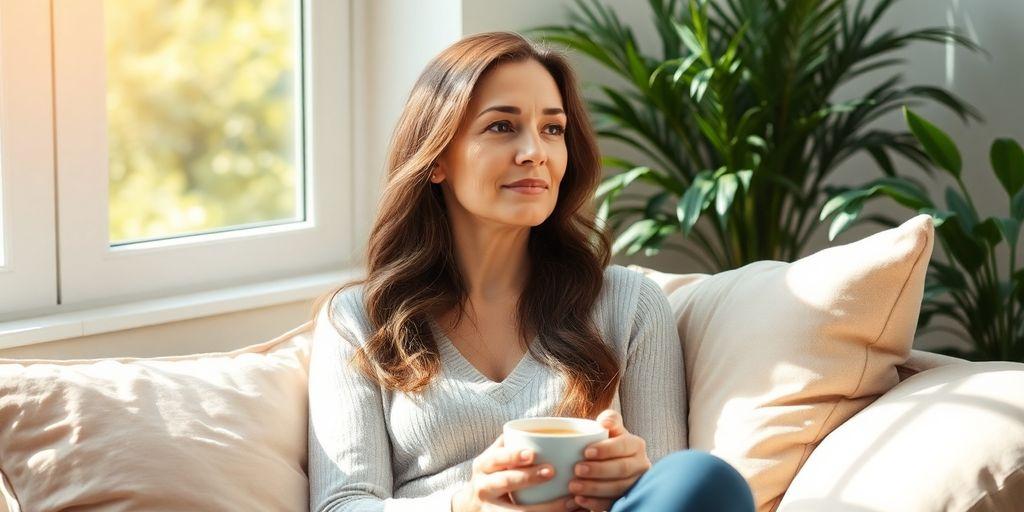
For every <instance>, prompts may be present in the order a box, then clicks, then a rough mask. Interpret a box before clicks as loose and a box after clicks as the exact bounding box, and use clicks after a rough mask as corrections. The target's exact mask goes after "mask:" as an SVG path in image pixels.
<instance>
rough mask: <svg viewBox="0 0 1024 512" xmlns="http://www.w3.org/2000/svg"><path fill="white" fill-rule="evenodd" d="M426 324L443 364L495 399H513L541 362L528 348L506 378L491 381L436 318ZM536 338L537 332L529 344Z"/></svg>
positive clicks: (501, 400)
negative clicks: (467, 357)
mask: <svg viewBox="0 0 1024 512" xmlns="http://www.w3.org/2000/svg"><path fill="white" fill-rule="evenodd" d="M429 323H430V328H431V330H432V331H433V333H434V339H435V340H437V343H438V350H439V351H440V353H441V361H442V362H443V363H444V365H445V366H447V367H448V368H450V369H451V371H452V372H454V374H455V375H458V376H460V377H462V378H464V379H466V380H467V381H468V382H470V383H471V385H472V387H473V388H475V389H477V390H478V391H480V392H482V393H484V394H486V395H489V396H491V397H492V398H494V399H495V400H498V401H500V402H507V401H508V400H510V399H512V398H513V397H514V396H515V395H516V394H518V393H519V391H521V390H522V389H523V386H525V385H526V384H527V383H528V382H530V380H531V379H532V378H533V376H534V375H535V374H536V373H537V370H538V369H539V368H540V362H539V361H537V360H536V359H535V358H534V357H533V355H532V354H531V353H530V351H529V350H527V351H526V353H525V354H523V357H522V358H521V359H520V360H519V363H517V364H516V366H515V368H513V369H512V371H511V372H510V373H509V374H508V375H507V376H505V380H503V381H501V382H497V381H493V380H491V379H490V378H489V377H487V376H486V375H484V374H483V373H482V372H480V370H478V369H477V368H476V367H475V366H473V363H470V362H469V360H468V359H466V356H464V355H462V352H460V351H459V348H458V347H456V346H455V344H454V343H453V342H452V340H451V338H449V337H448V335H447V334H446V333H445V332H444V329H442V328H441V326H440V325H439V324H438V323H437V321H435V320H434V319H433V318H430V319H429ZM539 338H540V336H539V335H538V336H535V337H534V339H533V342H532V343H535V342H537V340H538V339H539Z"/></svg>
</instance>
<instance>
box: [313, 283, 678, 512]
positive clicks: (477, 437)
mask: <svg viewBox="0 0 1024 512" xmlns="http://www.w3.org/2000/svg"><path fill="white" fill-rule="evenodd" d="M328 307H332V308H333V309H334V315H335V316H334V322H333V323H329V322H327V321H324V320H323V319H324V318H325V314H326V311H327V308H328ZM593 315H594V316H593V318H594V320H595V322H596V326H597V328H598V329H599V330H600V331H601V333H602V334H603V336H604V339H605V341H606V343H608V344H609V345H611V346H612V347H613V349H614V352H615V353H616V354H617V355H618V357H619V364H620V366H621V368H622V370H623V375H622V379H621V383H620V385H619V389H618V391H617V393H616V396H615V398H614V400H613V402H612V405H611V408H612V409H616V410H618V411H619V412H621V413H622V417H623V422H624V424H625V427H626V430H628V431H629V432H631V433H633V434H636V435H638V436H640V437H642V438H644V440H645V441H647V451H648V457H649V458H650V460H651V462H652V463H653V462H655V461H657V460H658V459H660V458H661V457H663V456H664V455H666V454H668V453H670V452H673V451H676V450H682V449H685V448H686V446H687V441H686V439H687V437H686V434H687V425H686V411H687V405H686V389H685V376H684V374H683V372H684V367H683V355H682V347H681V345H680V342H679V335H678V333H677V331H676V328H675V322H674V319H673V317H672V313H671V310H670V308H669V304H668V300H667V299H666V298H665V296H664V294H663V293H662V292H661V290H660V289H659V288H658V286H657V285H656V284H655V283H654V282H653V281H652V280H650V279H649V278H647V277H646V276H643V275H641V274H639V273H637V272H634V271H632V270H629V269H626V268H624V267H621V266H618V265H613V266H610V267H608V268H607V269H606V270H605V281H604V285H603V287H602V290H601V293H600V296H599V298H598V301H597V303H596V304H595V307H594V313H593ZM319 318H320V320H319V321H318V322H317V328H316V330H315V332H314V336H313V344H312V352H311V355H310V361H309V499H310V501H309V508H310V510H311V511H321V510H332V511H342V510H344V511H381V510H383V511H415V512H433V511H443V512H447V511H450V510H451V507H450V503H451V498H452V495H453V494H454V493H455V491H457V490H458V489H459V487H460V486H461V485H462V484H464V483H465V482H467V481H468V480H469V478H470V476H471V473H472V471H471V468H472V462H473V459H474V458H475V457H476V456H477V455H479V454H480V453H481V452H483V451H484V450H485V449H486V448H487V447H488V446H489V445H490V444H491V443H493V442H494V440H495V439H496V438H497V437H498V435H500V434H501V428H502V424H503V423H505V422H506V421H508V420H512V419H515V418H522V417H532V416H550V415H553V413H554V411H555V407H556V406H557V405H558V403H559V401H560V399H561V397H562V393H563V392H564V389H565V383H564V381H563V378H562V377H561V374H559V373H557V372H555V371H553V370H552V369H550V368H549V367H547V366H544V365H543V364H541V363H540V362H539V361H538V360H537V359H535V358H534V357H533V356H532V355H530V354H529V353H527V354H526V356H524V357H523V359H522V360H521V361H520V362H519V364H518V366H516V368H515V369H514V370H513V371H512V373H511V374H509V376H508V377H507V378H506V379H505V380H504V381H502V382H493V381H491V380H490V379H488V378H487V377H485V376H484V375H483V374H481V373H480V372H479V371H477V370H476V368H474V367H473V366H472V365H471V364H470V363H469V361H467V360H466V359H465V358H464V357H463V356H462V354H461V353H460V352H459V350H458V349H457V348H455V346H454V345H453V344H452V343H451V340H449V339H448V338H447V337H446V336H445V335H444V333H443V332H442V331H441V329H440V328H439V327H438V325H437V323H436V322H431V330H432V331H433V332H434V335H435V339H437V341H438V344H439V349H440V352H441V360H442V368H441V371H440V373H439V374H438V375H437V376H436V377H435V379H434V380H433V381H432V382H431V384H430V385H429V386H428V388H427V389H426V392H425V394H423V395H422V396H420V395H410V394H405V393H402V392H393V391H386V390H383V389H382V388H381V387H380V386H378V385H376V384H373V383H372V382H371V381H369V380H368V379H366V378H365V376H363V375H362V374H361V373H359V372H358V371H356V370H355V369H354V368H352V367H348V366H347V365H346V364H345V361H347V360H348V358H349V357H350V356H351V355H352V353H353V350H354V346H355V345H354V344H357V343H358V344H362V343H364V342H365V341H366V340H367V339H368V338H369V336H370V333H371V326H370V324H369V321H368V319H367V317H366V313H365V310H364V308H363V302H362V287H353V288H350V289H347V290H345V291H344V292H342V293H340V294H338V295H337V296H336V297H335V300H334V301H333V302H332V303H331V304H328V305H327V306H325V307H324V309H323V310H321V312H320V315H319Z"/></svg>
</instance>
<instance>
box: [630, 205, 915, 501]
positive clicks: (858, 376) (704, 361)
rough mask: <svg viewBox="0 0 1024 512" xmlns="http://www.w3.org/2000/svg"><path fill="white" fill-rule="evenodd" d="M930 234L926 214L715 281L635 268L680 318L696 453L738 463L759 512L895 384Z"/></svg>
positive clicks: (905, 350) (907, 342)
mask: <svg viewBox="0 0 1024 512" xmlns="http://www.w3.org/2000/svg"><path fill="white" fill-rule="evenodd" d="M933 236H934V229H933V227H932V221H931V218H930V217H929V216H927V215H919V216H917V217H914V218H913V219H911V220H909V221H907V222H905V223H904V224H903V225H901V226H899V227H896V228H892V229H889V230H886V231H883V232H881V233H878V234H875V235H873V236H870V237H868V238H865V239H863V240H860V241H857V242H854V243H851V244H848V245H842V246H836V247H831V248H828V249H825V250H822V251H820V252H818V253H816V254H813V255H811V256H808V257H806V258H803V259H801V260H798V261H796V262H793V263H784V262H778V261H760V262H756V263H752V264H749V265H746V266H744V267H742V268H739V269H736V270H732V271H727V272H721V273H718V274H715V275H706V274H685V275H676V274H665V273H660V272H654V271H650V270H646V269H643V268H637V269H638V270H640V271H641V272H643V273H645V274H646V275H648V276H649V277H651V278H652V279H654V280H655V281H656V282H658V283H659V284H661V286H662V289H663V290H665V292H666V294H667V295H668V296H669V302H670V303H671V304H672V308H673V311H674V312H675V314H676V318H677V320H678V327H679V335H680V337H681V339H682V340H683V345H684V352H685V360H686V387H687V390H688V392H689V397H688V398H689V404H690V415H689V432H690V447H691V448H694V449H700V450H706V451H710V452H711V453H713V454H715V455H717V456H719V457H721V458H723V459H725V460H726V461H728V462H729V463H730V464H732V465H733V466H734V467H736V469H737V470H739V472H740V473H741V474H743V476H744V477H746V479H747V481H748V482H749V483H750V485H751V487H752V489H753V491H754V499H755V502H756V504H757V508H758V510H759V511H760V512H765V511H770V510H774V509H775V508H776V507H777V506H778V504H779V500H780V499H781V498H782V495H783V493H785V491H786V488H787V487H788V486H789V484H790V482H791V481H792V480H793V477H794V476H795V475H796V474H797V471H798V470H799V469H800V466H801V465H803V463H804V461H805V460H807V457H808V456H809V455H810V454H811V452H812V451H813V450H814V447H815V446H817V444H818V443H819V442H821V440H822V439H824V438H825V436H827V435H828V434H829V432H831V431H832V430H834V429H835V428H836V427H838V426H839V425H841V424H842V423H843V422H844V421H846V420H847V419H849V418H850V417H851V416H853V415H854V414H856V413H857V412H858V411H860V410H861V409H863V408H864V407H866V406H867V405H868V404H870V403H871V402H872V401H874V400H875V399H876V398H878V396H879V395H880V394H882V393H885V392H886V391H888V390H889V389H890V388H892V387H893V386H895V385H896V384H897V383H898V377H897V374H896V365H898V364H900V363H902V362H903V361H905V360H906V359H907V356H908V355H909V353H910V347H911V345H912V343H913V338H914V332H915V330H916V324H917V317H918V313H919V311H920V307H921V299H922V295H923V292H924V278H925V271H926V270H927V267H928V261H929V259H930V257H931V253H932V244H933Z"/></svg>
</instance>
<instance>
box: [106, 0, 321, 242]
mask: <svg viewBox="0 0 1024 512" xmlns="http://www.w3.org/2000/svg"><path fill="white" fill-rule="evenodd" d="M299 1H300V0H106V1H105V3H104V18H105V24H106V57H107V130H108V138H109V141H110V142H109V155H110V160H109V171H110V211H109V213H110V231H109V233H110V241H111V244H112V245H113V244H119V243H122V244H123V243H128V242H130V241H140V240H148V239H159V238H168V237H174V236H181V235H185V234H195V233H203V232H211V231H220V230H225V229H232V228H238V227H240V226H246V227H248V226H251V225H264V224H277V223H281V222H291V221H295V220H301V219H302V216H303V214H302V212H303V211H304V210H305V208H304V207H303V204H302V203H303V197H302V195H301V190H302V186H301V184H302V181H303V180H302V177H301V176H302V175H301V172H302V165H301V151H300V148H301V147H302V144H301V133H302V132H301V126H302V124H301V121H302V117H301V116H302V108H301V85H300V82H299V80H300V77H301V73H300V70H301V69H302V66H301V56H300V47H301V45H300V44H299V41H300V37H299V34H300V33H301V32H300V27H299V20H300V19H301V17H300V16H299V10H298V8H299V6H298V5H297V2H299ZM297 192H298V194H297Z"/></svg>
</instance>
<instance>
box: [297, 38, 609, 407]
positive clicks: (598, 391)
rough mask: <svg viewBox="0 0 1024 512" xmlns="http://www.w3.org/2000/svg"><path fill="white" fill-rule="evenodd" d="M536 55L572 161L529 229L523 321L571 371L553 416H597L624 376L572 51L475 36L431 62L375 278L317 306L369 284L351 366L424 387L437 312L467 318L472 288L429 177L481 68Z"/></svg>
mask: <svg viewBox="0 0 1024 512" xmlns="http://www.w3.org/2000/svg"><path fill="white" fill-rule="evenodd" d="M527 59H533V60H536V61H537V62H539V63H540V64H542V65H543V66H544V67H545V68H546V69H547V70H548V72H549V73H551V75H552V77H553V78H554V79H555V82H556V83H557V85H558V89H559V92H560V93H561V96H562V102H563V104H564V110H565V113H566V116H567V117H568V119H567V125H566V127H565V141H566V149H567V151H568V166H567V168H566V171H565V176H564V177H563V178H562V182H561V185H560V187H559V192H558V200H557V204H556V205H555V208H554V211H553V212H552V213H551V215H550V216H549V217H548V218H547V219H546V220H545V221H544V222H543V223H542V224H540V225H538V226H534V227H532V228H531V229H530V235H529V240H528V242H527V246H528V249H527V252H528V258H529V260H530V264H529V267H530V275H529V277H528V278H527V284H526V287H525V289H524V290H523V293H522V294H521V295H520V298H519V302H518V306H517V311H516V323H517V326H518V328H519V333H520V337H521V339H523V340H524V341H525V340H527V337H526V333H537V336H538V338H537V340H538V343H529V348H528V350H530V352H531V354H532V355H533V356H534V357H536V358H537V359H538V360H539V361H541V362H542V363H544V364H546V365H548V366H550V367H552V368H554V369H556V370H557V371H558V372H560V373H561V374H562V375H563V376H564V377H565V378H566V382H567V385H566V393H565V395H564V396H563V398H562V401H561V403H560V404H559V406H558V408H557V411H556V413H555V415H558V416H575V417H589V418H593V417H595V416H596V415H597V414H598V413H599V412H600V411H601V410H603V409H605V408H607V407H608V406H609V405H610V404H611V401H612V397H613V395H614V394H615V390H616V389H617V388H618V382H619V375H620V374H619V365H618V362H617V360H616V358H615V356H614V353H613V352H612V351H611V350H610V348H609V347H608V346H607V345H606V344H605V342H604V341H603V339H602V337H601V333H600V332H599V331H598V330H597V328H596V326H595V325H594V322H593V319H592V316H591V314H592V310H593V307H594V304H595V302H596V300H597V297H598V294H599V292H600V291H601V286H602V285H603V283H604V269H605V268H606V267H607V266H608V264H609V262H610V259H611V255H610V252H611V251H610V247H609V246H610V241H609V238H608V234H607V232H606V231H605V230H604V229H602V228H600V227H599V226H598V224H597V222H596V220H595V213H594V208H593V203H592V201H591V198H592V197H593V195H594V191H595V189H596V187H597V186H598V183H599V181H600V179H601V164H600V155H599V152H598V147H597V143H596V141H595V139H594V134H593V131H592V130H591V127H590V122H589V120H588V118H587V113H586V110H585V105H584V103H583V100H582V98H581V96H580V94H579V91H578V89H577V82H576V78H575V75H574V73H573V71H572V68H571V67H570V65H569V63H568V61H567V60H566V58H565V57H564V56H563V55H561V54H560V53H558V52H557V51H555V50H552V49H550V48H547V47H545V46H543V45H541V44H538V43H533V42H531V41H529V40H527V39H525V38H523V37H522V36H520V35H519V34H516V33H513V32H488V33H482V34H476V35H472V36H469V37H466V38H463V39H462V40H460V41H458V42H456V43H455V44H453V45H451V46H450V47H448V48H447V49H445V50H444V51H443V52H441V53H440V54H439V55H438V56H436V57H435V58H434V59H433V60H431V61H430V63H429V64H427V67H426V69H425V70H424V71H423V73H422V74H421V75H420V77H419V79H418V80H417V81H416V84H415V85H414V86H413V89H412V92H411V93H410V95H409V98H408V101H407V102H406V105H405V108H404V111H403V113H402V116H401V118H400V119H399V121H398V125H397V126H396V128H395V132H394V135H393V137H392V140H391V145H390V149H389V152H388V158H387V184H386V185H385V188H384V191H383V195H382V198H381V202H380V205H379V210H378V213H377V217H376V220H375V222H374V225H373V229H372V231H371V233H370V238H369V244H368V247H367V253H366V265H367V269H366V270H367V273H366V278H365V279H363V280H359V281H355V282H351V283H348V284H346V285H343V286H341V287H340V288H338V289H336V290H334V291H332V292H330V293H328V294H326V295H324V296H323V297H321V298H320V299H319V300H318V301H317V302H316V304H315V305H314V315H316V314H317V312H319V311H320V309H321V307H322V306H323V304H324V303H325V302H327V301H329V300H331V299H333V297H334V295H336V294H337V293H338V292H340V291H342V290H344V289H346V288H348V287H351V286H356V285H360V284H361V285H363V286H364V288H363V306H364V308H365V310H366V314H367V318H368V319H369V321H370V322H371V323H372V325H373V329H374V332H373V335H372V336H371V338H370V339H369V340H368V341H367V342H366V343H365V344H364V345H363V346H362V347H361V348H360V349H359V350H358V351H357V353H356V354H355V357H354V358H353V359H352V363H353V364H355V365H356V367H357V368H358V369H359V370H360V371H361V372H362V373H363V374H365V375H366V376H367V377H368V378H370V379H371V380H373V381H374V382H377V383H378V384H379V385H382V386H384V387H385V388H387V389H391V390H400V391H403V392H419V391H422V390H423V388H425V387H426V386H427V385H428V384H430V382H431V380H432V379H433V377H434V375H436V374H437V373H438V371H439V370H440V366H441V359H440V354H439V351H438V345H437V341H436V340H435V339H434V337H433V335H432V331H431V329H430V327H429V319H430V318H434V317H433V315H438V314H439V313H441V312H446V311H458V312H460V318H461V313H462V312H463V311H464V310H463V306H464V304H465V300H466V297H467V291H466V287H465V283H464V282H463V279H462V276H461V275H460V274H459V271H458V268H457V266H456V263H455V257H454V251H455V246H454V243H453V240H452V232H451V226H450V225H449V222H448V217H447V213H446V210H445V206H444V201H443V196H442V193H441V189H440V187H439V186H438V185H433V184H431V183H430V180H429V177H430V169H429V167H430V165H431V163H432V162H434V160H435V159H436V158H438V156H439V155H441V153H442V152H443V151H444V150H445V148H446V147H447V145H448V144H449V142H451V141H452V139H453V138H454V137H455V135H456V133H457V131H458V127H459V126H460V124H461V121H462V119H463V116H464V115H465V114H466V111H467V110H468V106H469V103H470V98H471V95H472V93H473V89H474V86H475V85H476V83H477V81H478V80H479V79H480V77H481V76H482V75H483V74H484V73H486V72H487V71H488V70H489V69H491V68H492V67H494V66H497V65H500V64H501V63H505V62H520V61H524V60H527ZM526 343H528V341H527V342H526Z"/></svg>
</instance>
